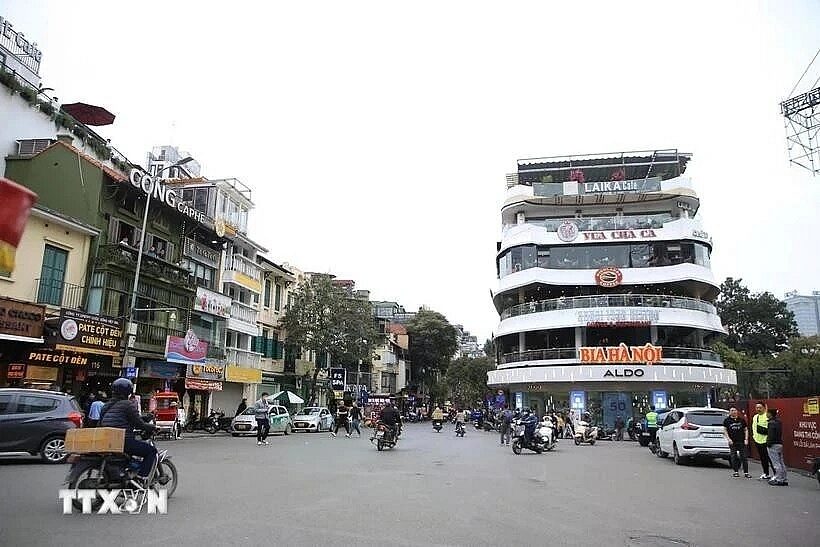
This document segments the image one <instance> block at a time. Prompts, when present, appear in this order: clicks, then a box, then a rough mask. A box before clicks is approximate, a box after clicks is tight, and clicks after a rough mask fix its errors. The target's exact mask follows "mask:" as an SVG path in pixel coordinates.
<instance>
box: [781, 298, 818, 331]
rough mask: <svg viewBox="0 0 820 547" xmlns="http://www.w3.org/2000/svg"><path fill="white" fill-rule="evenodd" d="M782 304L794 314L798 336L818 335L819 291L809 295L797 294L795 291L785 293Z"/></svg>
mask: <svg viewBox="0 0 820 547" xmlns="http://www.w3.org/2000/svg"><path fill="white" fill-rule="evenodd" d="M784 302H786V307H787V308H788V309H789V311H790V312H792V313H793V314H794V321H795V322H796V323H797V332H799V333H800V336H817V335H818V334H820V291H812V293H811V295H808V294H798V293H797V291H791V292H787V293H786V298H785V299H784Z"/></svg>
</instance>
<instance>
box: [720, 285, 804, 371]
mask: <svg viewBox="0 0 820 547" xmlns="http://www.w3.org/2000/svg"><path fill="white" fill-rule="evenodd" d="M716 305H717V311H718V315H720V318H721V320H722V321H723V326H724V327H726V330H727V331H728V332H729V336H728V337H727V338H726V344H727V345H728V346H729V347H731V348H732V349H734V350H737V351H742V352H745V353H748V354H749V355H751V356H752V357H758V356H762V355H772V354H775V353H778V352H779V351H781V350H783V349H785V348H786V346H787V343H788V341H789V338H791V337H793V336H797V324H796V323H795V322H794V314H793V313H792V312H790V311H789V310H788V309H787V308H786V303H785V302H783V301H782V300H779V299H778V298H777V297H775V296H774V295H773V294H772V293H770V292H762V293H754V294H752V293H751V292H750V291H749V289H748V288H747V287H746V286H745V285H743V280H742V279H737V280H735V279H733V278H731V277H727V278H726V281H724V282H723V283H722V284H721V285H720V297H719V298H718V300H717V302H716Z"/></svg>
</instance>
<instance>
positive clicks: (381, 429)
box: [370, 421, 399, 452]
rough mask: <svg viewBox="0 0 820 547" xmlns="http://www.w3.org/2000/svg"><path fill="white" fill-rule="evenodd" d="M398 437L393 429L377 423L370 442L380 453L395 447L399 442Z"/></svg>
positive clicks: (382, 423) (380, 422)
mask: <svg viewBox="0 0 820 547" xmlns="http://www.w3.org/2000/svg"><path fill="white" fill-rule="evenodd" d="M398 437H399V434H398V432H397V431H396V430H395V429H394V428H392V427H390V426H389V425H386V424H385V423H384V422H382V421H379V422H378V423H377V424H376V428H375V429H374V430H373V436H372V437H371V438H370V442H371V443H373V444H375V445H376V449H377V450H378V451H379V452H381V451H382V450H384V449H385V448H393V447H394V446H396V443H397V442H398V440H399V439H398Z"/></svg>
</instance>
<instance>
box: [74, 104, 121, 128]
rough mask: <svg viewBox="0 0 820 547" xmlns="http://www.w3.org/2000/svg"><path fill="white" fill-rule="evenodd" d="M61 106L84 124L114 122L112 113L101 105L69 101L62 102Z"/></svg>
mask: <svg viewBox="0 0 820 547" xmlns="http://www.w3.org/2000/svg"><path fill="white" fill-rule="evenodd" d="M61 108H62V109H63V110H65V111H66V112H68V113H69V114H71V116H72V117H73V118H74V119H75V120H77V121H78V122H81V123H84V124H85V125H111V124H112V123H114V118H115V116H114V114H112V113H111V112H109V111H108V110H106V109H105V108H103V107H101V106H95V105H93V104H86V103H71V104H64V105H63V106H62V107H61Z"/></svg>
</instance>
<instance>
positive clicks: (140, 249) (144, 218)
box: [122, 156, 194, 366]
mask: <svg viewBox="0 0 820 547" xmlns="http://www.w3.org/2000/svg"><path fill="white" fill-rule="evenodd" d="M193 159H194V158H192V157H191V156H187V157H185V158H183V159H181V160H179V161H178V162H176V163H174V164H172V165H169V166H167V167H163V168H162V169H160V170H159V171H157V174H156V175H155V176H154V181H153V183H152V184H151V187H150V188H149V189H148V192H147V195H146V196H145V210H144V211H143V214H142V232H140V242H139V247H138V248H137V267H136V269H135V270H134V284H133V286H132V287H131V304H130V305H129V306H128V321H127V323H126V325H127V327H126V334H125V335H126V343H125V351H124V352H123V356H122V361H123V363H125V366H131V363H129V360H128V357H129V355H128V354H129V350H130V349H131V336H134V338H135V339H136V335H137V333H136V332H134V333H133V334H132V332H131V331H132V330H135V329H134V328H133V326H132V320H133V318H134V308H135V307H136V305H137V287H138V286H139V282H140V271H141V269H142V253H143V252H144V251H145V249H144V246H145V230H146V228H147V226H148V209H149V207H150V205H151V194H153V193H154V185H155V184H157V182H159V180H160V178H159V177H160V175H161V174H162V173H163V172H164V171H167V170H168V169H172V168H174V167H181V166H183V165H185V164H186V163H189V162H191V161H193Z"/></svg>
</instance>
